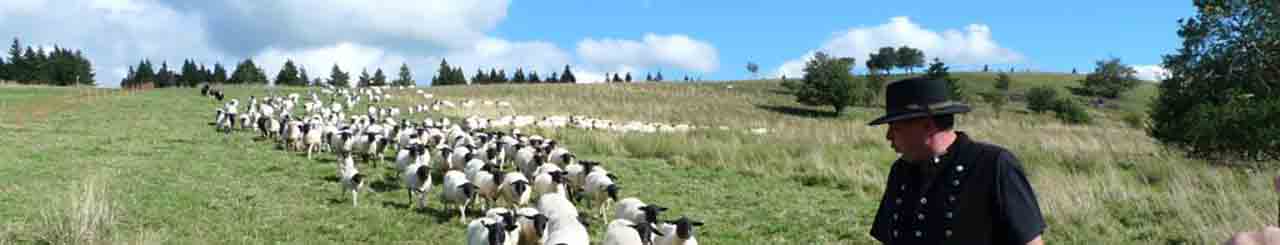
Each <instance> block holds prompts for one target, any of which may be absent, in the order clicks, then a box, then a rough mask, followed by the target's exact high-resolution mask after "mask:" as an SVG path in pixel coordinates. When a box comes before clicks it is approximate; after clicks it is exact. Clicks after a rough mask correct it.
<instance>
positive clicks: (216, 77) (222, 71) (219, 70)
mask: <svg viewBox="0 0 1280 245" xmlns="http://www.w3.org/2000/svg"><path fill="white" fill-rule="evenodd" d="M209 81H210V82H213V83H217V84H222V83H225V82H227V68H223V67H222V63H213V79H210V80H209Z"/></svg>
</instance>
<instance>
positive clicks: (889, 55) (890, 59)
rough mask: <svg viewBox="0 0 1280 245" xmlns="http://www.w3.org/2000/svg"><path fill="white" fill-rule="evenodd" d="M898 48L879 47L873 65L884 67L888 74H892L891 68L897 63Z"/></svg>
mask: <svg viewBox="0 0 1280 245" xmlns="http://www.w3.org/2000/svg"><path fill="white" fill-rule="evenodd" d="M898 56H899V55H898V50H897V49H895V48H893V47H891V46H886V47H881V48H880V50H879V51H876V55H875V57H874V58H875V61H874V62H875V67H876V68H880V69H884V70H885V71H886V72H888V74H893V68H894V67H896V66H897V65H898Z"/></svg>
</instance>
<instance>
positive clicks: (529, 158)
mask: <svg viewBox="0 0 1280 245" xmlns="http://www.w3.org/2000/svg"><path fill="white" fill-rule="evenodd" d="M516 149H517V150H516V154H514V155H515V163H516V168H517V169H520V172H521V173H524V176H525V177H529V178H533V177H534V174H533V170H534V168H536V167H538V165H542V163H541V162H538V161H536V160H537V159H535V158H537V157H538V154H537V153H538V151H537V149H535V148H533V147H530V146H528V145H524V144H517V145H516Z"/></svg>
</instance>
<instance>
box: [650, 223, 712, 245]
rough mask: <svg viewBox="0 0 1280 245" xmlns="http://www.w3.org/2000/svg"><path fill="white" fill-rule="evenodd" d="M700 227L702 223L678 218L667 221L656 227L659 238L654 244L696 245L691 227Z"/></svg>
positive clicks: (696, 241)
mask: <svg viewBox="0 0 1280 245" xmlns="http://www.w3.org/2000/svg"><path fill="white" fill-rule="evenodd" d="M694 226H702V222H700V221H695V220H691V219H689V218H688V217H684V216H680V219H677V220H671V221H667V222H665V223H662V225H660V226H658V231H660V233H659V235H658V236H659V237H658V240H657V241H655V243H654V244H658V245H698V239H697V238H695V237H694V236H693V227H694Z"/></svg>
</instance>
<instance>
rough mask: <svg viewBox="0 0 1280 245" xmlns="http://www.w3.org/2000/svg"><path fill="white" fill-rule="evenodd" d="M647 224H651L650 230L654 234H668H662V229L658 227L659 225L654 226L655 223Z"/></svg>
mask: <svg viewBox="0 0 1280 245" xmlns="http://www.w3.org/2000/svg"><path fill="white" fill-rule="evenodd" d="M645 225H647V226H649V230H650V231H651V232H653V234H658V236H667V235H666V234H662V229H658V227H654V226H653V224H648V223H646V224H645Z"/></svg>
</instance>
